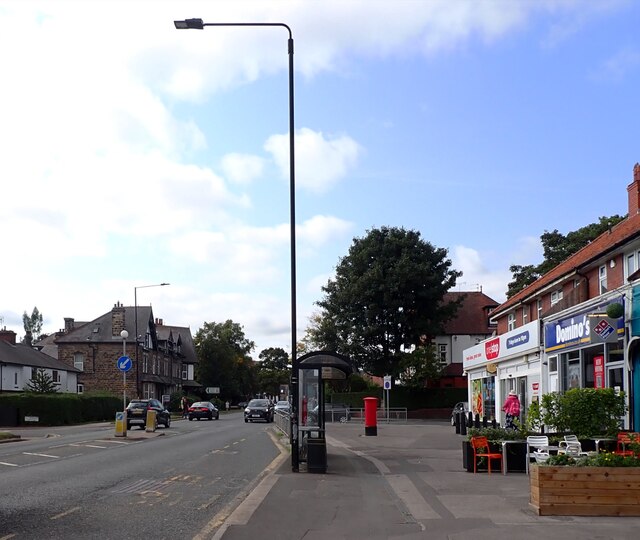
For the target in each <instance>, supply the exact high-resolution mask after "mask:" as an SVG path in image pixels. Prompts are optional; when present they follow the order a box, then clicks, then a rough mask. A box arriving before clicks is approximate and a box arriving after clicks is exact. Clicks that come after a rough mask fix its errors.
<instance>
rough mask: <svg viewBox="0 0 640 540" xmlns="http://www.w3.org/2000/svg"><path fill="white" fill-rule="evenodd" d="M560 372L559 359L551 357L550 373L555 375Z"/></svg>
mask: <svg viewBox="0 0 640 540" xmlns="http://www.w3.org/2000/svg"><path fill="white" fill-rule="evenodd" d="M556 371H558V357H557V356H550V357H549V373H555V372H556Z"/></svg>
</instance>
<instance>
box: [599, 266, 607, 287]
mask: <svg viewBox="0 0 640 540" xmlns="http://www.w3.org/2000/svg"><path fill="white" fill-rule="evenodd" d="M598 284H599V285H600V294H604V293H606V292H607V267H606V265H602V266H601V267H600V269H599V270H598Z"/></svg>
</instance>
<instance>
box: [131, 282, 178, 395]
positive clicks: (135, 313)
mask: <svg viewBox="0 0 640 540" xmlns="http://www.w3.org/2000/svg"><path fill="white" fill-rule="evenodd" d="M165 285H171V283H158V284H156V285H138V286H137V287H134V288H133V318H134V320H135V323H134V326H135V328H134V330H135V333H136V335H135V339H134V341H135V343H136V351H135V359H136V392H137V393H138V397H142V392H140V364H139V363H138V289H146V288H147V287H164V286H165Z"/></svg>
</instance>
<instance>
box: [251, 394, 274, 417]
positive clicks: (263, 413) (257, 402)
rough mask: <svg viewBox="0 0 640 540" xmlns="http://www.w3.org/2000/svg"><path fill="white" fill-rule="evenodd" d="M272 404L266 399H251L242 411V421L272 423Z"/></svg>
mask: <svg viewBox="0 0 640 540" xmlns="http://www.w3.org/2000/svg"><path fill="white" fill-rule="evenodd" d="M273 416H274V414H273V404H272V403H271V401H269V400H268V399H252V400H251V401H250V402H249V404H248V405H247V408H246V409H245V410H244V421H245V422H253V421H254V420H264V421H265V422H273Z"/></svg>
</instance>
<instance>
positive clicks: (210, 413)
mask: <svg viewBox="0 0 640 540" xmlns="http://www.w3.org/2000/svg"><path fill="white" fill-rule="evenodd" d="M194 418H195V419H197V420H200V418H206V419H207V420H213V419H214V418H215V419H216V420H218V419H219V418H220V412H219V411H218V409H216V406H215V405H214V404H213V403H211V402H210V401H196V402H195V403H194V404H193V405H191V406H190V407H189V420H193V419H194Z"/></svg>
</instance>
